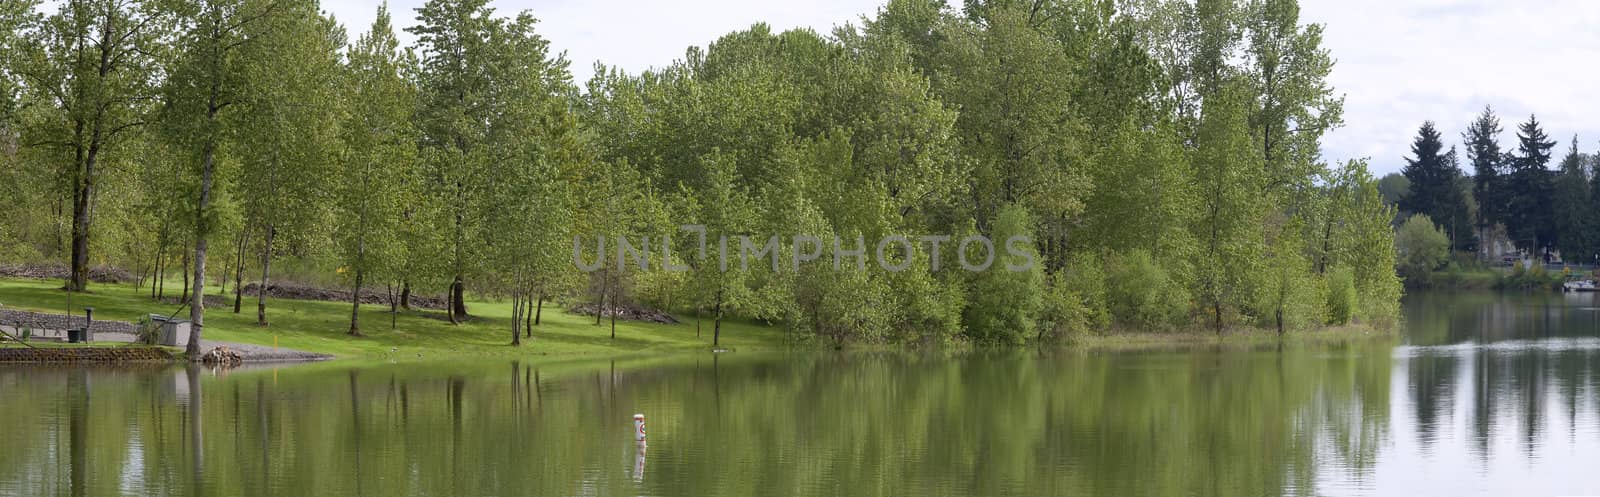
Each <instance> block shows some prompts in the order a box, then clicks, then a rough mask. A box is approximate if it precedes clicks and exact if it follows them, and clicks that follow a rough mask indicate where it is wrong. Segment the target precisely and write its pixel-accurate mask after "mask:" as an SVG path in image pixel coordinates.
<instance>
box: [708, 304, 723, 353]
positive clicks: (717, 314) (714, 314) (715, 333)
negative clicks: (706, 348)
mask: <svg viewBox="0 0 1600 497" xmlns="http://www.w3.org/2000/svg"><path fill="white" fill-rule="evenodd" d="M711 318H712V319H714V321H712V324H711V346H712V347H716V346H717V345H718V344H719V343H720V342H721V340H722V290H717V306H716V308H715V309H712V310H711Z"/></svg>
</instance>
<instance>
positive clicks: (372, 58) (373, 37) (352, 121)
mask: <svg viewBox="0 0 1600 497" xmlns="http://www.w3.org/2000/svg"><path fill="white" fill-rule="evenodd" d="M410 63H411V61H410V60H408V58H407V57H406V55H405V54H404V53H402V52H401V51H400V43H399V40H398V39H396V38H395V34H394V29H393V27H392V26H391V24H390V17H389V10H388V7H387V6H380V7H379V8H378V14H377V19H376V20H374V21H373V23H372V28H371V29H370V30H368V31H367V33H366V34H365V35H362V36H361V39H359V40H357V41H356V43H355V45H354V46H352V47H350V50H349V62H348V67H347V76H346V79H345V81H347V86H346V88H347V91H346V95H347V97H346V98H348V101H349V103H350V105H349V109H350V112H349V113H348V114H347V116H346V119H347V121H346V122H345V123H344V125H343V126H342V127H341V138H342V141H343V144H344V150H345V152H344V153H343V154H342V157H341V158H340V161H339V165H340V174H339V179H340V182H339V191H338V192H337V195H336V197H335V198H337V199H338V206H339V207H338V211H339V215H338V219H339V223H338V224H339V229H338V230H336V235H337V237H338V238H339V240H338V241H339V245H340V248H341V250H340V253H341V254H342V257H341V260H342V262H343V266H344V267H346V268H349V270H350V273H351V274H352V278H353V284H352V285H351V304H350V305H351V309H350V331H349V333H350V334H351V335H356V336H359V335H361V327H360V317H361V313H360V310H361V293H362V286H363V284H364V283H365V282H366V280H367V279H368V278H369V276H377V277H380V278H386V279H387V280H388V281H391V282H392V281H395V280H397V279H398V278H397V277H398V276H399V274H400V271H399V267H400V264H401V260H402V259H404V258H407V257H421V256H422V253H415V254H412V253H407V251H406V247H405V245H404V244H403V241H402V239H401V236H400V234H401V233H400V229H401V228H400V224H401V223H402V222H404V220H405V219H404V218H405V213H406V208H407V206H408V205H410V204H411V203H412V202H414V201H416V192H415V187H416V181H417V178H416V165H417V158H416V140H417V133H416V129H415V128H414V127H413V124H412V123H413V112H415V102H416V90H415V88H414V87H413V86H412V85H411V83H410V82H409V81H407V80H406V79H405V78H406V71H407V66H408V65H409V64H410ZM392 310H393V309H391V311H392Z"/></svg>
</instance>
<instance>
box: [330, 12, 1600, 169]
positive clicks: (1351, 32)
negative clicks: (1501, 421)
mask: <svg viewBox="0 0 1600 497" xmlns="http://www.w3.org/2000/svg"><path fill="white" fill-rule="evenodd" d="M883 1H884V0H817V1H810V2H793V1H772V0H750V1H740V0H695V1H691V2H662V1H580V0H499V1H497V2H495V3H494V5H495V6H496V8H498V9H499V10H500V12H501V13H502V14H507V15H509V14H511V13H514V12H516V11H520V10H530V11H532V12H533V14H534V16H535V17H538V18H539V19H540V20H541V21H542V22H541V25H540V28H539V30H540V33H541V34H543V35H544V36H545V37H546V38H548V39H549V40H550V41H551V45H552V46H553V47H554V48H555V50H557V51H565V52H566V53H567V57H568V59H570V60H571V61H572V69H573V73H574V76H575V77H576V78H577V79H578V80H579V81H582V80H584V79H586V78H587V77H588V76H589V74H590V73H591V72H592V70H591V66H592V65H593V64H594V62H595V61H600V62H604V63H606V64H608V65H616V66H621V67H623V68H624V69H627V70H629V71H638V70H642V69H646V68H649V67H659V66H663V65H666V64H669V63H671V62H672V61H673V60H676V59H679V58H681V57H682V56H683V54H684V50H685V49H686V48H688V47H689V46H691V45H699V46H704V45H705V44H707V43H709V42H711V41H712V40H715V39H716V38H717V37H718V36H721V35H723V34H726V33H727V32H729V31H733V30H737V29H744V28H746V27H749V26H750V25H751V24H753V23H756V22H767V23H768V24H771V25H772V26H773V27H774V28H775V29H779V30H782V29H788V28H793V27H802V26H805V27H811V28H813V29H816V30H817V31H818V32H823V33H826V32H828V31H829V30H831V29H832V27H833V26H836V25H839V24H843V23H846V22H850V23H857V22H858V19H859V18H860V16H862V15H866V14H871V13H873V12H875V11H876V10H877V8H878V6H879V5H881V4H882V3H883ZM421 4H422V0H395V1H393V2H391V4H390V9H391V11H392V12H393V13H394V17H395V22H396V24H397V25H398V26H399V27H404V26H408V25H410V24H412V22H413V17H414V12H413V9H415V8H416V7H417V6H420V5H421ZM377 5H378V1H376V0H353V1H336V2H329V3H328V4H327V5H326V8H327V9H328V10H329V11H331V12H332V13H333V14H334V15H335V16H336V17H338V19H339V20H340V21H341V22H343V23H344V24H345V25H346V26H348V27H349V29H350V32H351V37H352V39H353V38H354V37H355V36H356V35H358V34H359V33H361V32H364V31H366V29H367V27H368V26H370V25H371V23H372V18H373V15H374V12H375V9H376V8H377ZM1301 19H1302V22H1317V23H1323V24H1326V25H1327V29H1326V35H1325V36H1326V38H1325V40H1324V42H1325V45H1326V46H1327V47H1328V48H1329V49H1330V50H1331V51H1332V52H1333V56H1334V57H1335V58H1336V59H1338V61H1339V62H1338V65H1337V66H1336V67H1335V69H1334V74H1333V78H1332V79H1333V81H1332V82H1333V85H1334V86H1335V88H1336V89H1337V91H1339V92H1342V93H1344V94H1346V95H1347V99H1346V101H1345V122H1346V125H1345V127H1344V128H1341V129H1339V130H1335V131H1334V132H1332V133H1331V134H1329V136H1328V137H1327V138H1326V139H1325V140H1324V155H1325V157H1326V158H1327V159H1328V160H1330V161H1334V160H1343V159H1346V158H1354V157H1371V158H1372V163H1371V164H1372V167H1373V169H1375V170H1376V171H1378V172H1380V173H1383V172H1391V171H1397V170H1399V168H1400V166H1401V165H1402V164H1404V161H1403V157H1404V156H1405V155H1406V154H1407V153H1409V149H1408V146H1409V143H1410V140H1411V137H1412V136H1413V135H1414V133H1415V132H1416V129H1417V126H1419V125H1420V124H1422V121H1424V120H1434V121H1436V122H1437V123H1438V126H1439V128H1440V130H1441V131H1442V132H1444V133H1445V136H1446V137H1447V138H1449V139H1450V141H1451V142H1459V136H1460V132H1461V131H1462V130H1463V129H1465V127H1466V125H1467V123H1468V122H1469V121H1470V120H1471V119H1472V117H1473V116H1474V115H1475V114H1476V113H1477V112H1478V111H1479V110H1481V109H1482V108H1483V106H1484V105H1485V104H1488V105H1493V106H1494V107H1495V109H1496V110H1497V111H1498V112H1499V114H1500V115H1501V121H1502V123H1503V124H1504V125H1505V127H1506V129H1507V133H1506V134H1505V136H1504V137H1502V140H1501V143H1502V146H1510V145H1511V144H1512V143H1513V142H1514V140H1515V136H1514V135H1513V134H1512V132H1511V131H1512V130H1514V129H1515V125H1516V123H1518V122H1520V121H1522V120H1525V119H1527V116H1528V115H1529V114H1530V113H1537V114H1539V119H1540V121H1541V122H1543V123H1545V126H1546V131H1547V132H1548V133H1549V134H1550V136H1552V137H1555V138H1557V139H1559V140H1561V141H1562V145H1561V148H1563V149H1564V148H1565V147H1566V141H1567V140H1569V139H1570V138H1571V137H1572V135H1573V134H1574V133H1577V134H1579V135H1580V136H1579V138H1580V140H1581V141H1580V142H1579V146H1580V148H1583V149H1585V150H1591V151H1592V150H1594V149H1596V148H1597V147H1600V123H1591V122H1586V119H1585V118H1586V117H1588V116H1600V94H1597V93H1600V92H1597V91H1595V90H1591V88H1595V85H1592V84H1589V83H1590V82H1591V80H1600V72H1597V71H1596V70H1595V69H1596V68H1600V61H1595V60H1594V59H1593V54H1596V53H1600V31H1596V30H1595V29H1594V27H1595V26H1597V25H1600V2H1595V1H1593V0H1539V1H1513V2H1507V1H1502V0H1403V1H1397V0H1302V2H1301ZM402 39H403V40H404V41H407V42H409V41H410V39H411V37H410V36H409V35H404V34H402Z"/></svg>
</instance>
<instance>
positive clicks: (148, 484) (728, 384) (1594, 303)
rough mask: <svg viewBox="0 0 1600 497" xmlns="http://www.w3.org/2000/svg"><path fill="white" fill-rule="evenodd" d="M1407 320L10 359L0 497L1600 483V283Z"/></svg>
mask: <svg viewBox="0 0 1600 497" xmlns="http://www.w3.org/2000/svg"><path fill="white" fill-rule="evenodd" d="M1404 307H1405V310H1406V311H1405V312H1406V315H1407V325H1406V329H1405V331H1404V332H1403V334H1402V336H1401V337H1400V338H1398V339H1378V340H1364V341H1357V342H1351V343H1345V344H1316V345H1290V346H1285V347H1282V348H1281V350H1280V347H1276V346H1265V347H1255V348H1245V347H1233V346H1230V347H1201V348H1193V349H1188V350H1182V351H1138V352H1110V351H1100V352H1094V351H1078V350H1050V351H1038V350H1016V351H1007V352H974V353H963V354H930V353H912V352H901V353H890V352H844V353H822V352H803V353H802V352H794V353H759V354H757V353H742V352H735V353H727V354H719V355H712V354H701V355H687V356H679V357H644V358H628V359H618V360H616V361H609V360H601V361H593V360H590V361H574V360H570V359H567V360H561V361H557V360H535V359H522V360H520V361H513V360H511V359H500V358H495V359H483V360H475V361H459V362H421V363H418V362H414V361H413V362H402V363H400V364H391V363H387V362H366V363H345V362H333V363H320V364H311V365H301V366H282V367H277V368H257V369H242V370H234V371H230V372H219V373H214V372H211V371H209V370H202V369H185V368H169V367H152V368H132V369H127V368H119V369H85V368H70V367H23V366H0V423H3V425H0V447H3V450H0V495H6V496H11V495H19V496H55V495H60V496H79V495H87V496H107V495H132V496H147V495H150V496H154V495H183V496H187V495H194V496H201V495H207V496H209V495H217V496H226V495H241V496H256V495H287V496H313V495H315V496H385V497H387V496H399V495H439V496H480V495H481V496H491V495H494V496H523V495H646V496H744V495H782V496H811V495H818V496H822V495H852V496H907V495H932V496H943V495H951V496H954V495H997V496H1038V495H1074V496H1077V495H1104V496H1133V495H1155V496H1166V495H1171V496H1180V495H1181V496H1274V495H1332V496H1338V495H1386V496H1387V495H1393V496H1413V495H1448V496H1467V495H1600V470H1597V469H1596V468H1597V466H1596V461H1600V390H1597V388H1600V300H1597V299H1596V298H1595V295H1594V294H1582V295H1555V294H1540V295H1523V294H1507V295H1500V294H1490V293H1460V294H1419V295H1413V296H1411V297H1408V299H1407V300H1406V302H1405V306H1404ZM596 333H600V332H599V331H597V332H596ZM635 413H642V414H645V415H646V423H647V424H646V426H647V433H648V446H646V447H642V448H641V447H640V446H639V445H638V444H636V443H635V440H634V426H633V419H632V417H633V415H634V414H635Z"/></svg>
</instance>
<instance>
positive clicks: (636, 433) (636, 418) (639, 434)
mask: <svg viewBox="0 0 1600 497" xmlns="http://www.w3.org/2000/svg"><path fill="white" fill-rule="evenodd" d="M633 439H634V440H636V441H638V442H639V446H641V447H643V446H644V415H643V414H635V415H633Z"/></svg>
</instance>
